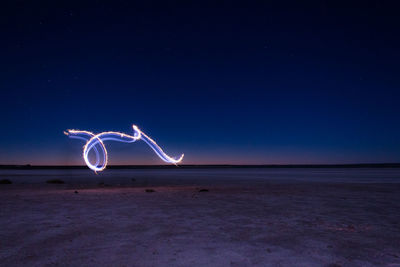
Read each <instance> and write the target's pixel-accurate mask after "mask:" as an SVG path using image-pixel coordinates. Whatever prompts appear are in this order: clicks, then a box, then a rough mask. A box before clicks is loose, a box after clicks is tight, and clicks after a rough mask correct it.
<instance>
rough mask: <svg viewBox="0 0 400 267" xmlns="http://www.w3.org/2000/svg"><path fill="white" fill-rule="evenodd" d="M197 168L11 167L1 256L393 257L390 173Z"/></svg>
mask: <svg viewBox="0 0 400 267" xmlns="http://www.w3.org/2000/svg"><path fill="white" fill-rule="evenodd" d="M160 173H161V172H160ZM295 173H296V171H292V172H290V175H293V176H295ZM150 174H151V172H150ZM329 174H331V173H329ZM366 174H370V172H366ZM52 175H54V176H58V177H60V175H59V174H52ZM152 175H153V179H152ZM202 175H203V176H204V177H205V176H207V177H208V179H200V178H199V179H197V178H196V179H195V178H194V177H195V176H196V174H193V173H192V174H187V173H184V174H183V175H182V177H180V176H179V175H175V174H173V175H172V176H170V174H168V175H167V177H164V178H160V177H161V176H162V175H161V174H157V173H152V174H151V175H149V172H143V173H142V174H140V175H138V174H135V175H134V177H136V178H135V180H134V181H132V178H131V177H132V175H131V174H129V175H127V174H126V173H123V174H121V175H120V176H118V175H114V176H115V177H118V178H115V179H114V180H113V179H111V178H110V179H107V178H106V177H101V176H98V177H95V178H93V179H91V180H90V179H89V180H90V183H85V182H83V181H89V180H87V179H86V180H85V179H83V178H82V177H81V178H79V179H78V178H76V179H75V180H74V179H70V180H68V177H69V176H68V174H66V175H65V176H64V177H61V178H62V179H64V180H65V181H66V184H60V185H52V184H46V183H44V182H43V180H44V179H46V178H43V177H45V176H43V175H42V176H40V175H38V177H41V178H40V179H39V178H35V179H33V180H29V179H30V178H29V175H28V174H27V175H25V176H23V175H20V176H18V175H16V176H14V177H13V182H14V183H13V184H11V185H0V225H1V228H0V265H2V266H21V265H25V266H28V265H29V266H46V265H51V266H332V267H333V266H400V183H397V182H395V181H396V180H390V182H388V181H389V180H385V179H382V181H384V182H376V180H369V182H361V180H357V179H353V180H351V179H349V180H348V181H347V182H343V181H342V180H337V179H336V180H335V179H330V180H329V179H328V180H324V181H317V180H316V179H310V181H307V179H302V180H301V181H298V180H296V179H289V178H288V179H269V178H268V177H276V175H274V174H271V175H270V174H268V175H270V176H268V175H264V176H268V177H267V178H265V179H262V177H263V175H262V174H260V175H258V174H257V177H258V178H255V176H254V175H252V174H248V175H245V172H243V173H241V174H240V175H238V177H236V178H234V179H233V178H230V177H234V175H229V174H227V173H226V172H224V175H222V174H221V173H217V174H216V175H214V176H213V175H211V174H202ZM202 175H198V176H202ZM302 175H303V174H302ZM312 175H313V174H310V176H312ZM319 175H320V174H319ZM346 175H347V176H348V177H350V176H352V174H351V172H350V174H349V173H346V171H344V172H343V173H341V174H340V175H339V176H340V177H342V176H346ZM2 176H4V174H3V175H2ZM278 176H279V175H278ZM328 176H329V175H328ZM364 176H365V175H364ZM18 177H22V178H18ZM171 177H175V180H174V179H172V178H171ZM184 177H188V179H187V180H184V182H182V179H184ZM210 177H211V178H210ZM218 177H220V179H218ZM285 177H286V178H287V177H288V176H285ZM291 177H292V176H291ZM357 177H358V178H359V177H360V176H357ZM394 177H397V174H395V175H394ZM0 178H3V177H0ZM28 178H29V179H28ZM47 178H48V177H47ZM364 178H365V177H364ZM102 180H106V182H105V184H104V185H103V184H100V185H99V184H98V181H102ZM332 180H335V181H334V182H331V181H332ZM378 180H379V179H378ZM15 181H17V182H15ZM29 181H35V182H29ZM113 181H114V183H113ZM124 181H125V182H124ZM152 181H153V183H152ZM354 181H356V182H354ZM146 189H153V190H154V191H155V192H146ZM200 189H208V190H209V191H208V192H199V190H200ZM75 191H76V192H75Z"/></svg>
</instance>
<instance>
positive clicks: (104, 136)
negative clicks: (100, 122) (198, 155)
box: [64, 125, 184, 172]
mask: <svg viewBox="0 0 400 267" xmlns="http://www.w3.org/2000/svg"><path fill="white" fill-rule="evenodd" d="M132 128H133V135H128V134H124V133H120V132H112V131H109V132H102V133H99V134H94V133H92V132H88V131H80V130H67V131H66V132H64V133H65V134H66V135H68V136H69V137H70V138H76V139H81V140H84V141H86V144H85V146H84V147H83V159H84V160H85V163H86V165H87V166H88V167H89V168H90V169H92V170H93V171H95V172H99V171H102V170H104V169H105V168H106V167H107V163H108V154H107V149H106V147H105V145H104V142H105V141H118V142H125V143H133V142H136V141H138V140H143V141H144V142H145V143H146V144H147V145H149V146H150V147H151V148H152V149H153V151H154V152H155V153H156V154H157V156H159V157H160V158H161V159H162V160H163V161H165V162H167V163H172V164H178V163H179V162H181V161H182V159H183V156H184V154H182V155H181V156H180V157H179V158H178V159H176V158H172V157H170V156H168V155H167V154H166V153H165V152H164V151H163V150H162V148H161V147H160V146H159V145H157V143H156V142H155V141H154V140H153V139H151V138H150V137H149V136H148V135H146V134H145V133H143V132H142V131H141V130H140V129H139V128H138V127H137V126H136V125H132ZM92 150H93V151H94V153H95V162H94V163H92V162H91V161H90V160H89V152H90V151H92Z"/></svg>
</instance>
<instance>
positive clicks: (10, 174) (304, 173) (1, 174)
mask: <svg viewBox="0 0 400 267" xmlns="http://www.w3.org/2000/svg"><path fill="white" fill-rule="evenodd" d="M0 179H10V180H12V182H13V183H14V184H40V183H44V182H46V180H49V179H61V180H64V181H65V182H66V183H69V184H98V183H100V182H104V183H107V184H117V185H132V183H136V184H139V185H163V184H164V185H186V184H229V183H234V184H237V183H244V184H245V183H248V182H260V183H262V182H334V183H400V169H399V168H361V169H358V168H355V169H341V168H311V169H303V168H299V169H288V168H273V169H260V168H254V169H237V168H226V169H179V167H178V168H177V169H154V170H152V169H131V170H129V169H124V170H115V169H106V170H105V171H103V172H101V173H99V174H95V173H94V172H93V171H91V170H89V169H87V170H85V169H81V170H0Z"/></svg>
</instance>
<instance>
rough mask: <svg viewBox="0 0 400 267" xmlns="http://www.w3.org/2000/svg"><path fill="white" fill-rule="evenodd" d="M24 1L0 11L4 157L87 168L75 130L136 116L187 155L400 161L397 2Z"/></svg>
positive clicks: (114, 154) (117, 148) (140, 159)
mask: <svg viewBox="0 0 400 267" xmlns="http://www.w3.org/2000/svg"><path fill="white" fill-rule="evenodd" d="M26 2H27V3H25V2H24V1H10V3H9V4H4V5H3V7H2V8H1V11H0V12H1V16H0V23H1V28H0V31H1V42H0V46H1V54H2V56H1V61H0V66H1V72H0V88H1V100H0V104H1V105H0V112H1V114H2V115H1V138H0V164H1V163H3V164H11V163H17V164H25V163H33V164H83V161H82V159H81V149H82V145H83V143H82V142H80V141H78V140H70V139H68V138H67V137H66V136H65V135H63V131H64V130H65V129H69V128H74V129H81V130H91V131H95V132H98V131H105V130H116V131H122V132H126V133H131V124H136V125H138V126H139V127H140V128H141V129H142V130H143V131H144V132H145V133H147V134H149V135H150V136H151V137H153V138H154V139H155V140H156V141H157V142H158V143H159V144H160V145H161V146H162V147H163V148H164V149H165V151H166V152H167V153H169V154H171V155H172V156H175V155H180V153H182V152H183V153H185V159H184V163H187V164H191V163H235V164H237V163H252V164H268V163H357V162H399V161H400V126H399V123H398V117H399V115H400V105H399V100H400V90H399V88H400V82H399V67H398V65H399V62H400V49H399V47H400V38H399V26H400V23H399V16H398V14H397V10H398V9H397V7H396V6H394V5H393V4H389V3H384V2H381V1H376V2H374V1H370V2H369V1H360V2H351V1H346V3H345V4H338V3H337V1H316V2H309V3H308V4H305V3H302V4H299V3H297V4H294V3H292V2H285V3H282V5H276V4H268V3H264V4H258V3H256V2H253V3H241V4H235V3H229V2H225V3H223V2H220V3H221V4H216V3H212V2H211V3H209V4H207V3H205V2H204V1H201V2H199V4H189V3H185V2H182V3H177V2H175V3H172V2H169V1H168V3H166V2H165V1H163V2H164V3H163V2H148V1H138V2H137V3H135V2H134V1H126V2H125V1H111V2H109V3H108V4H104V3H102V2H99V1H93V2H92V3H91V4H81V3H79V2H78V1H76V2H75V3H74V2H73V1H68V2H65V3H62V2H60V1H49V2H42V1H41V2H32V1H26ZM143 2H146V4H143ZM297 2H299V1H297ZM107 148H108V150H109V155H110V163H111V164H161V163H162V162H161V161H160V160H159V159H158V158H157V157H156V156H155V155H154V154H153V152H152V151H151V150H150V149H149V148H148V147H146V145H144V144H138V143H136V144H118V143H108V144H107Z"/></svg>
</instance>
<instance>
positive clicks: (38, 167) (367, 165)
mask: <svg viewBox="0 0 400 267" xmlns="http://www.w3.org/2000/svg"><path fill="white" fill-rule="evenodd" d="M227 168H238V169H268V168H271V169H273V168H288V169H292V168H341V169H342V168H400V163H365V164H364V163H357V164H271V165H230V164H210V165H189V164H183V165H178V166H175V165H109V166H107V169H227ZM0 169H3V170H6V169H10V170H42V169H44V170H46V169H50V170H56V169H61V170H63V169H87V166H85V165H68V166H67V165H30V164H27V165H0Z"/></svg>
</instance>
